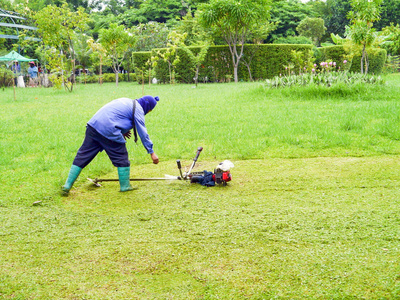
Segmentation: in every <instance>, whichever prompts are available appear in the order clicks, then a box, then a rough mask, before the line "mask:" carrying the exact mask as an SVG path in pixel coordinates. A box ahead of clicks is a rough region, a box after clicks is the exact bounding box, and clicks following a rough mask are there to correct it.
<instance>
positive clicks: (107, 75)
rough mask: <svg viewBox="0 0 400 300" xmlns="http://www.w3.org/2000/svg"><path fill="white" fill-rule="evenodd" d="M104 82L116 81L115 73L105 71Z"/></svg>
mask: <svg viewBox="0 0 400 300" xmlns="http://www.w3.org/2000/svg"><path fill="white" fill-rule="evenodd" d="M103 82H115V73H103Z"/></svg>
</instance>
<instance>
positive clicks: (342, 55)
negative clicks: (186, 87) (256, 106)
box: [133, 44, 386, 83]
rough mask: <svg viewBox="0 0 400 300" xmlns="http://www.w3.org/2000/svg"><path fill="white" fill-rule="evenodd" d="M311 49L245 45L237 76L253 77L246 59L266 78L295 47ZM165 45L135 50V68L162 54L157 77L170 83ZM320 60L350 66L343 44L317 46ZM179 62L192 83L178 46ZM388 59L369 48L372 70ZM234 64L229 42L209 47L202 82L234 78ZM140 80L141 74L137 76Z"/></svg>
mask: <svg viewBox="0 0 400 300" xmlns="http://www.w3.org/2000/svg"><path fill="white" fill-rule="evenodd" d="M189 49H190V50H191V51H192V52H193V53H195V54H197V53H198V52H199V51H200V48H199V47H189ZM310 50H314V51H315V50H316V49H315V47H314V46H313V45H308V44H281V45H280V44H262V45H245V46H244V56H243V57H242V59H241V62H240V65H239V69H238V77H239V80H240V81H248V80H249V79H250V75H249V71H248V68H247V66H246V63H249V67H250V70H251V75H252V78H253V80H263V79H268V78H273V77H274V76H277V75H280V74H282V73H284V71H285V66H286V65H288V63H289V62H291V61H293V59H292V51H301V52H303V53H305V55H307V54H308V53H309V52H310ZM164 51H166V49H154V50H152V51H151V52H136V53H133V60H134V66H135V69H136V70H147V68H148V67H147V66H146V62H147V61H148V60H149V59H150V58H151V57H152V56H153V57H156V56H159V60H158V63H157V66H156V67H155V70H154V71H155V77H156V78H157V80H158V81H159V82H162V83H169V82H170V74H169V68H168V63H167V62H165V61H163V59H162V58H161V57H160V55H159V54H160V53H162V52H164ZM317 51H318V59H317V60H318V61H317V62H316V63H319V60H321V61H326V60H332V61H335V62H336V64H337V66H340V67H341V69H343V68H345V67H346V66H350V62H349V63H348V64H347V65H344V64H343V61H344V60H345V59H346V52H345V50H344V49H343V46H339V45H338V46H329V47H322V48H319V49H318V50H317ZM177 55H179V62H178V63H177V65H176V67H175V72H176V74H175V81H176V82H181V83H193V77H194V75H195V71H194V70H193V65H192V62H191V61H190V59H189V57H188V55H187V54H186V53H185V51H183V50H182V49H178V50H177ZM385 60H386V51H385V50H383V49H376V50H371V51H369V61H370V66H369V73H374V74H377V73H380V72H381V71H382V68H383V66H384V63H385ZM353 61H354V62H353V64H352V65H351V71H353V72H360V67H359V65H360V58H359V56H355V57H354V58H353ZM232 75H233V64H232V56H231V53H230V51H229V47H228V46H211V47H210V48H209V49H208V53H207V57H206V59H205V61H204V62H203V64H202V65H201V68H200V72H199V79H198V80H199V82H207V81H208V82H225V81H227V80H229V79H231V78H232ZM138 81H139V82H140V78H138Z"/></svg>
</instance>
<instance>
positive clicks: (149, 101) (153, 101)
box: [137, 96, 160, 115]
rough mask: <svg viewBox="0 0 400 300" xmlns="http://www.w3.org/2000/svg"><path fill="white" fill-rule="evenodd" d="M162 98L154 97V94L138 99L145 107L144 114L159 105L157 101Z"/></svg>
mask: <svg viewBox="0 0 400 300" xmlns="http://www.w3.org/2000/svg"><path fill="white" fill-rule="evenodd" d="M158 100H160V98H158V97H157V96H156V97H154V98H153V97H152V96H143V97H142V98H139V99H137V101H138V102H139V104H140V106H141V107H142V108H143V111H144V114H145V115H146V114H147V113H148V112H149V111H151V110H153V108H154V107H155V106H156V105H157V101H158Z"/></svg>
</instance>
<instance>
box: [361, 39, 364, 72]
mask: <svg viewBox="0 0 400 300" xmlns="http://www.w3.org/2000/svg"><path fill="white" fill-rule="evenodd" d="M364 58H365V44H364V46H363V50H362V56H361V74H364Z"/></svg>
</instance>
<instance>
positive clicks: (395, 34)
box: [383, 24, 400, 55]
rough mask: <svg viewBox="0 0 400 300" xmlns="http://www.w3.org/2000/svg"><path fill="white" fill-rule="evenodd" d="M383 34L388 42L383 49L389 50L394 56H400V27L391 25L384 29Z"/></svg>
mask: <svg viewBox="0 0 400 300" xmlns="http://www.w3.org/2000/svg"><path fill="white" fill-rule="evenodd" d="M383 34H384V35H386V36H387V39H386V42H385V43H384V45H383V47H384V48H385V49H387V50H388V51H389V52H390V53H391V54H392V55H399V54H400V25H399V24H396V26H395V25H393V24H390V26H387V27H385V28H383Z"/></svg>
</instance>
